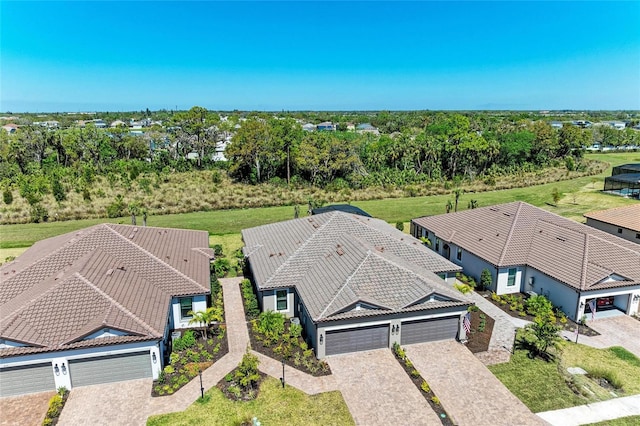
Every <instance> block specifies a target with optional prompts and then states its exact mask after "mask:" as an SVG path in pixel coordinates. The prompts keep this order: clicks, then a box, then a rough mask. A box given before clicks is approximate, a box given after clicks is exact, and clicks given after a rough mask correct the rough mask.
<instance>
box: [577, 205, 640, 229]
mask: <svg viewBox="0 0 640 426" xmlns="http://www.w3.org/2000/svg"><path fill="white" fill-rule="evenodd" d="M584 217H587V218H589V219H595V220H598V221H600V222H604V223H610V224H611V225H615V226H619V227H621V228H627V229H630V230H632V231H636V232H640V203H638V204H632V205H630V206H625V207H616V208H614V209H608V210H600V211H596V212H590V213H585V215H584Z"/></svg>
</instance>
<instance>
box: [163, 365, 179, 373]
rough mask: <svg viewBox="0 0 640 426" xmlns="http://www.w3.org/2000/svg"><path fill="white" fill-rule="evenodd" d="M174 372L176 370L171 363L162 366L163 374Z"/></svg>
mask: <svg viewBox="0 0 640 426" xmlns="http://www.w3.org/2000/svg"><path fill="white" fill-rule="evenodd" d="M175 372H176V369H175V368H173V366H172V365H167V366H166V367H165V368H164V373H165V374H173V373H175Z"/></svg>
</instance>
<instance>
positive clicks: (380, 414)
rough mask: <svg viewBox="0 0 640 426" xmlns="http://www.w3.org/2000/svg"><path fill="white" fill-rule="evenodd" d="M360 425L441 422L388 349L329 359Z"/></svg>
mask: <svg viewBox="0 0 640 426" xmlns="http://www.w3.org/2000/svg"><path fill="white" fill-rule="evenodd" d="M327 361H328V363H329V366H330V367H331V371H332V372H333V375H334V376H335V379H336V383H337V386H338V389H340V391H341V392H342V396H343V397H344V400H345V402H346V403H347V406H348V407H349V412H350V413H351V416H352V417H353V420H354V421H355V422H356V424H357V425H367V426H375V425H395V424H406V425H441V424H442V423H441V422H440V420H439V419H438V416H437V415H436V414H435V413H434V411H433V410H432V409H431V407H430V406H429V403H428V402H427V401H426V400H425V399H424V397H423V396H422V395H421V394H420V391H419V390H418V389H417V388H416V387H415V385H414V384H413V383H412V382H411V380H410V379H409V377H408V376H407V373H405V372H404V370H403V369H402V367H401V366H400V364H398V361H396V359H395V357H394V356H393V354H392V353H391V351H390V350H389V349H377V350H373V351H367V352H357V353H352V354H344V355H334V356H330V357H328V358H327Z"/></svg>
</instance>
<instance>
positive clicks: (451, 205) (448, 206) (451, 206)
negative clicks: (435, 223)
mask: <svg viewBox="0 0 640 426" xmlns="http://www.w3.org/2000/svg"><path fill="white" fill-rule="evenodd" d="M445 208H446V209H447V213H449V212H451V209H452V208H453V203H452V202H451V200H447V205H446V206H445Z"/></svg>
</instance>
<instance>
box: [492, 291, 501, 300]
mask: <svg viewBox="0 0 640 426" xmlns="http://www.w3.org/2000/svg"><path fill="white" fill-rule="evenodd" d="M491 300H493V301H494V302H500V301H501V300H502V298H501V297H500V295H499V294H498V293H491Z"/></svg>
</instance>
